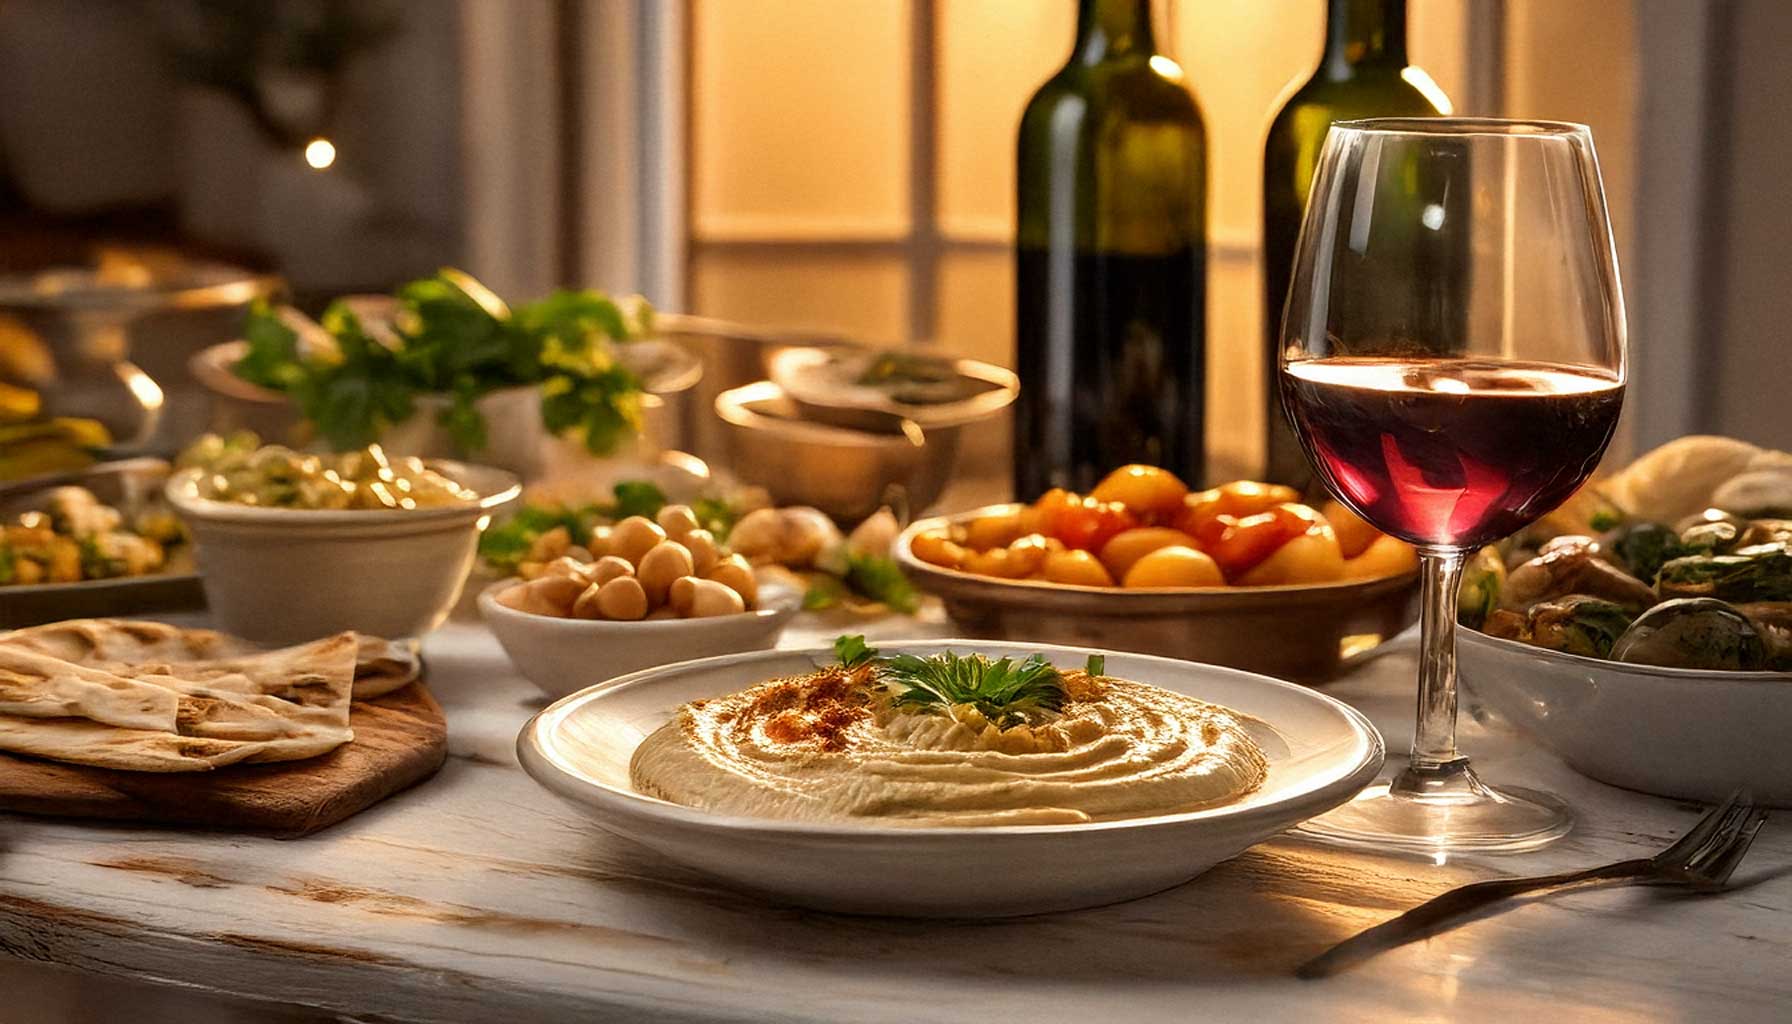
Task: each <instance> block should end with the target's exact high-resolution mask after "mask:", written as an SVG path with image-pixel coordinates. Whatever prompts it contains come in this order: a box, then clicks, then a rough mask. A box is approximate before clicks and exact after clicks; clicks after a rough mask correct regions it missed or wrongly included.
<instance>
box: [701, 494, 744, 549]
mask: <svg viewBox="0 0 1792 1024" xmlns="http://www.w3.org/2000/svg"><path fill="white" fill-rule="evenodd" d="M691 513H692V514H693V515H695V516H696V517H697V524H698V525H699V526H702V527H703V528H704V529H705V530H708V531H709V532H710V533H713V534H715V535H716V539H717V540H724V539H726V538H727V536H728V534H729V533H730V532H732V531H733V530H734V524H735V523H736V522H738V521H739V520H740V515H741V513H740V509H738V508H735V507H734V506H733V505H730V504H729V503H728V502H727V500H725V499H723V498H698V499H697V500H696V501H693V502H691Z"/></svg>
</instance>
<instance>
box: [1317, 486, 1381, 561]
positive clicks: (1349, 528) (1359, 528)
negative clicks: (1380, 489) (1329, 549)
mask: <svg viewBox="0 0 1792 1024" xmlns="http://www.w3.org/2000/svg"><path fill="white" fill-rule="evenodd" d="M1319 514H1320V515H1322V516H1324V517H1325V521H1326V522H1328V523H1330V524H1332V529H1333V530H1335V531H1337V534H1338V547H1339V549H1340V550H1342V551H1343V552H1344V557H1345V558H1355V557H1356V556H1358V555H1360V554H1362V553H1363V552H1364V551H1367V550H1368V549H1369V545H1371V544H1373V543H1375V541H1376V538H1378V537H1380V536H1381V535H1382V534H1381V531H1380V530H1377V529H1376V528H1375V527H1373V526H1370V525H1369V524H1368V523H1366V522H1364V521H1363V517H1362V516H1359V515H1357V514H1356V513H1355V512H1352V511H1351V510H1350V509H1349V508H1348V507H1346V506H1345V505H1343V504H1342V503H1340V502H1338V501H1335V500H1334V501H1328V502H1326V503H1325V504H1324V505H1323V506H1321V507H1320V509H1319Z"/></svg>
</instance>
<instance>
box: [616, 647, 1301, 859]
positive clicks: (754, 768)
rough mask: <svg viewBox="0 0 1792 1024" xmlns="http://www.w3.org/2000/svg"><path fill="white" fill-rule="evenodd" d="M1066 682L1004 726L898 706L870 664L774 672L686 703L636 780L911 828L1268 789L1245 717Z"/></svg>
mask: <svg viewBox="0 0 1792 1024" xmlns="http://www.w3.org/2000/svg"><path fill="white" fill-rule="evenodd" d="M1061 678H1062V681H1063V690H1064V699H1063V703H1062V707H1061V708H1058V709H1056V710H1053V711H1051V712H1050V713H1049V714H1044V715H1039V716H1036V717H1035V718H1034V720H1032V721H1029V722H1026V723H1021V724H1011V725H1009V726H1008V727H1007V728H998V727H997V725H996V724H994V723H992V722H991V721H990V720H989V719H988V718H987V717H985V716H984V715H983V714H982V713H980V712H979V711H978V710H977V708H976V707H974V706H971V705H963V704H961V705H956V706H951V707H933V708H915V707H911V706H906V705H902V704H899V703H898V702H896V701H893V700H892V699H891V691H890V690H889V689H888V688H887V687H886V686H885V685H883V684H882V683H880V681H879V679H878V677H877V675H876V673H875V672H874V671H873V670H872V669H870V668H867V667H859V668H851V669H849V668H843V667H838V666H836V667H833V668H827V669H822V670H821V671H818V672H815V673H813V674H810V675H807V676H799V677H793V678H787V679H774V680H771V681H768V682H765V683H761V684H759V685H757V686H753V687H750V688H748V689H745V690H742V691H739V692H738V693H733V694H729V695H728V696H725V697H717V698H714V699H711V700H701V701H693V702H692V703H689V704H686V705H684V706H682V707H680V708H679V709H678V710H677V712H676V713H675V714H674V715H673V717H672V720H671V721H669V722H667V723H666V724H665V725H663V726H661V727H660V728H659V729H657V730H655V731H654V732H653V733H652V734H651V735H649V736H648V737H647V738H646V739H645V740H644V741H642V743H641V745H640V747H639V748H637V749H636V751H635V754H634V758H633V759H632V761H631V763H630V765H629V775H630V779H631V781H632V783H633V785H634V787H635V789H636V790H638V791H639V792H642V793H645V794H648V795H650V796H656V797H659V798H661V799H663V800H669V801H672V802H673V803H678V804H685V805H687V806H691V807H698V808H702V809H705V810H712V811H717V812H721V813H725V814H736V815H745V816H753V817H762V818H783V819H791V820H800V821H859V822H864V823H867V824H881V825H903V826H937V825H1041V824H1066V823H1076V822H1087V821H1096V820H1101V819H1108V818H1129V817H1141V816H1146V815H1156V814H1170V813H1175V812H1178V811H1187V810H1193V809H1196V808H1201V807H1209V806H1213V805H1216V804H1221V803H1226V802H1228V801H1231V800H1234V799H1237V798H1238V797H1239V796H1241V795H1243V794H1245V793H1248V792H1250V791H1251V790H1254V789H1256V788H1257V787H1258V786H1259V785H1261V784H1262V783H1263V778H1264V775H1265V772H1266V762H1265V760H1264V756H1263V751H1262V749H1261V748H1259V747H1258V746H1257V744H1256V742H1255V741H1254V740H1252V739H1251V737H1250V735H1249V734H1248V733H1247V732H1246V731H1245V729H1244V728H1243V726H1242V725H1241V724H1240V722H1239V720H1238V718H1237V716H1236V715H1235V714H1234V713H1233V712H1230V711H1228V710H1227V709H1225V708H1222V707H1219V706H1218V705H1214V704H1208V703H1205V702H1203V701H1199V700H1195V699H1194V698H1192V697H1185V696H1183V695H1181V694H1177V693H1172V692H1170V691H1168V690H1163V689H1159V688H1157V687H1155V686H1146V685H1144V684H1142V683H1134V682H1128V681H1126V680H1123V679H1114V678H1111V677H1106V676H1090V675H1088V674H1086V673H1084V672H1081V671H1068V670H1067V671H1063V672H1062V677H1061Z"/></svg>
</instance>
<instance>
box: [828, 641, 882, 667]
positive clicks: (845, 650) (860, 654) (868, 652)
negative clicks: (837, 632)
mask: <svg viewBox="0 0 1792 1024" xmlns="http://www.w3.org/2000/svg"><path fill="white" fill-rule="evenodd" d="M834 656H835V657H837V658H839V659H840V664H842V665H845V666H846V667H847V668H857V667H859V666H860V665H863V664H866V663H867V662H870V661H871V660H872V659H874V658H876V657H877V648H875V647H869V646H866V644H865V637H864V636H863V635H862V634H859V633H853V634H850V635H846V636H837V637H835V638H834Z"/></svg>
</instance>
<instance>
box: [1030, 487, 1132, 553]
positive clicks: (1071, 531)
mask: <svg viewBox="0 0 1792 1024" xmlns="http://www.w3.org/2000/svg"><path fill="white" fill-rule="evenodd" d="M1138 525H1139V517H1138V516H1136V515H1133V514H1132V513H1131V512H1129V511H1127V508H1126V506H1125V505H1122V504H1120V503H1118V502H1112V501H1096V500H1095V499H1094V498H1083V499H1080V500H1078V501H1076V502H1075V503H1074V504H1067V505H1063V506H1061V507H1059V508H1056V509H1053V510H1052V511H1050V512H1048V513H1047V514H1046V519H1045V523H1044V527H1045V532H1046V533H1047V534H1048V535H1050V536H1053V537H1056V538H1058V539H1059V540H1061V541H1063V542H1064V545H1065V546H1066V547H1070V548H1076V549H1077V550H1080V551H1099V550H1101V546H1102V545H1103V544H1106V543H1107V542H1108V541H1110V540H1112V539H1113V538H1114V536H1115V535H1116V534H1120V533H1123V532H1125V531H1127V530H1130V529H1132V528H1133V527H1135V526H1138Z"/></svg>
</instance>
